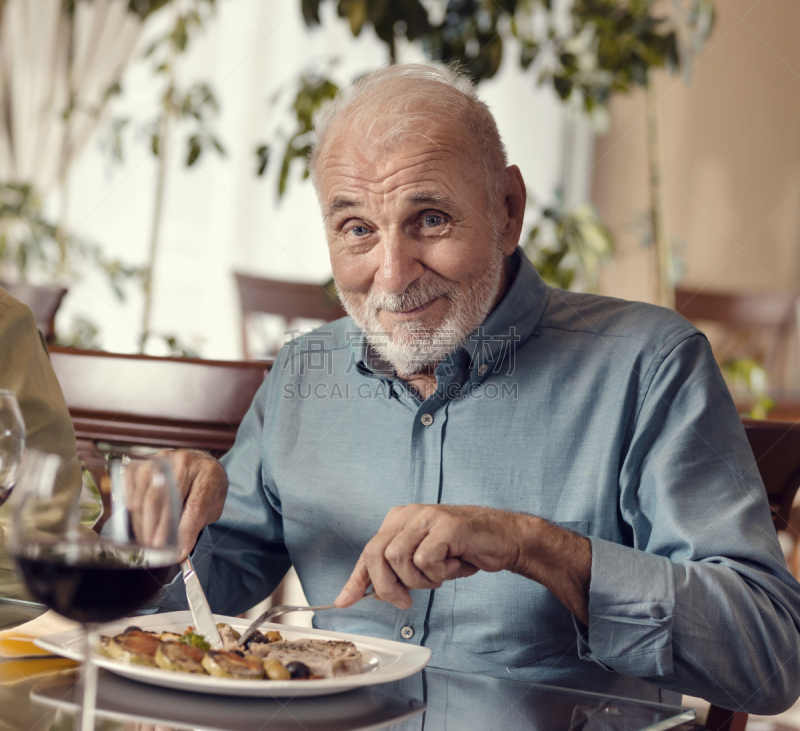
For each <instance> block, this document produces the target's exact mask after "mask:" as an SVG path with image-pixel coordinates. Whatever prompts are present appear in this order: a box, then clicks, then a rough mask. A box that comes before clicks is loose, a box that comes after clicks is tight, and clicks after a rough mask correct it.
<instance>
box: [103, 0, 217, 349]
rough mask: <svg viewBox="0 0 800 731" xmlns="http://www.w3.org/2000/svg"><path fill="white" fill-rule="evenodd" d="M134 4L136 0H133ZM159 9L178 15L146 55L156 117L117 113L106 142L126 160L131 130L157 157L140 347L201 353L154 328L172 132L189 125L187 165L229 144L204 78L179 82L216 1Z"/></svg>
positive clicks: (163, 0) (170, 2) (172, 0)
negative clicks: (182, 61) (155, 90)
mask: <svg viewBox="0 0 800 731" xmlns="http://www.w3.org/2000/svg"><path fill="white" fill-rule="evenodd" d="M130 1H131V3H135V0H130ZM154 5H157V8H155V7H153V8H152V9H151V10H150V11H149V12H153V10H154V9H158V10H162V11H171V12H172V13H173V20H172V23H171V26H170V28H169V30H167V31H166V32H165V33H162V34H161V35H160V36H159V37H157V38H156V39H154V40H153V42H152V43H151V44H150V46H149V47H148V48H147V49H146V51H145V53H144V60H145V61H146V62H147V63H150V64H151V65H152V72H153V75H154V77H155V79H156V80H157V82H158V83H160V85H161V94H160V97H159V108H158V112H157V115H156V118H155V119H153V120H148V121H146V122H144V123H140V124H136V123H134V121H133V120H132V119H131V118H130V117H121V116H116V117H114V118H112V119H111V120H110V121H109V123H108V127H107V130H106V134H105V138H104V141H103V145H104V147H105V149H106V151H107V152H108V153H109V155H110V157H111V159H112V160H116V161H121V160H123V159H124V154H125V138H126V136H127V135H129V134H131V133H138V134H144V135H146V136H147V139H148V140H149V147H150V150H151V152H152V153H153V155H154V156H155V158H156V161H157V164H156V181H155V186H154V188H153V197H154V201H153V217H152V220H151V225H150V237H149V246H148V256H147V263H146V265H145V266H144V267H143V271H144V277H143V279H142V289H143V290H144V306H143V308H142V321H141V326H140V333H139V349H140V350H141V351H143V350H144V348H145V345H146V344H147V343H148V342H153V341H154V340H161V341H163V343H164V344H165V345H166V346H167V347H168V348H169V350H170V352H171V353H173V354H192V355H196V353H195V351H194V350H192V349H191V348H189V347H187V346H184V345H182V344H180V343H178V341H177V338H176V336H174V335H169V334H163V333H162V334H159V333H154V332H152V331H151V319H152V311H153V280H154V276H155V270H156V264H157V260H158V252H159V248H160V243H161V223H162V220H163V215H164V193H165V190H166V181H167V168H168V165H167V163H168V159H169V155H170V148H171V147H172V144H170V143H172V142H174V140H173V132H174V130H175V128H176V127H177V125H178V123H181V124H183V125H184V126H188V131H187V132H186V138H185V140H184V141H183V142H182V143H181V144H180V147H181V148H182V152H183V154H184V161H185V165H186V166H187V167H192V166H194V165H196V164H197V163H198V161H199V160H200V159H201V158H202V156H203V155H204V154H205V153H206V152H207V151H213V152H215V153H217V154H219V155H225V147H224V145H223V143H222V141H221V140H220V138H219V137H218V135H217V134H216V132H215V129H214V119H215V118H216V116H217V115H218V113H219V104H218V103H217V100H216V98H215V97H214V94H213V92H212V89H211V85H210V84H209V83H208V82H205V81H195V82H193V83H191V84H188V85H186V86H181V85H179V84H178V81H177V77H176V65H177V63H178V59H179V57H180V56H181V55H182V54H184V53H185V52H186V50H187V49H188V48H189V45H190V42H191V39H192V37H193V36H194V35H195V34H197V33H198V32H200V31H202V30H203V28H204V27H205V25H206V24H207V22H208V21H209V19H210V18H211V17H212V15H213V13H214V11H215V8H216V0H186V1H185V2H178V1H177V0H158V2H156V3H151V6H154Z"/></svg>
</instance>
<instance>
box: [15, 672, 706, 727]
mask: <svg viewBox="0 0 800 731" xmlns="http://www.w3.org/2000/svg"><path fill="white" fill-rule="evenodd" d="M76 697H78V695H77V693H75V676H74V675H72V674H70V675H66V676H64V675H62V676H58V677H53V678H49V679H45V680H40V681H38V682H37V681H30V682H24V683H19V684H17V685H14V686H6V687H0V729H2V731H68V730H69V729H71V728H72V721H73V718H74V712H75V709H76V704H75V701H74V698H76ZM693 718H694V711H693V710H692V709H688V708H680V707H677V706H666V705H658V704H653V703H644V702H638V701H634V700H629V699H623V698H618V697H614V696H608V695H601V694H596V693H586V692H583V691H574V690H567V689H561V688H556V687H552V686H546V685H538V684H530V683H523V682H519V681H513V680H502V679H497V678H488V677H482V676H479V675H469V674H465V673H459V672H453V671H446V670H438V669H434V668H428V669H426V670H424V671H422V672H420V673H417V674H416V675H414V676H412V677H411V678H407V679H406V680H403V681H399V682H396V683H389V684H386V685H380V686H372V687H369V688H361V689H358V690H353V691H348V692H346V693H342V694H338V695H331V696H324V697H314V698H295V699H266V698H234V697H223V696H210V695H201V694H196V693H188V692H183V691H174V690H169V689H166V688H160V687H154V686H149V685H143V684H140V683H137V682H134V681H131V680H126V679H124V678H122V677H119V676H116V675H113V674H111V673H108V672H101V677H100V687H99V692H98V703H97V723H96V728H98V729H102V731H148V730H149V731H152V729H153V727H154V726H158V727H159V731H167V730H168V729H174V730H175V731H183V730H184V729H192V730H194V731H267V730H268V729H280V730H281V731H289V730H290V729H291V730H292V731H295V730H297V731H300V730H302V731H318V730H321V729H333V730H337V731H338V730H342V731H344V730H345V729H383V728H386V729H395V730H396V731H401V730H402V731H415V730H419V731H425V730H433V729H437V730H438V729H458V730H462V729H464V730H467V729H535V730H537V731H612V729H613V731H645V730H650V731H656V730H660V729H672V728H675V727H677V726H679V725H681V724H683V723H687V722H691V721H692V720H693Z"/></svg>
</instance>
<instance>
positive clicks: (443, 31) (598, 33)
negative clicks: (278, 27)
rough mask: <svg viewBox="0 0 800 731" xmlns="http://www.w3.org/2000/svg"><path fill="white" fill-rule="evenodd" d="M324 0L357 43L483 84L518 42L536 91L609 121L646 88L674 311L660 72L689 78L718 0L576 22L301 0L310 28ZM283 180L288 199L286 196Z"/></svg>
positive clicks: (500, 11)
mask: <svg viewBox="0 0 800 731" xmlns="http://www.w3.org/2000/svg"><path fill="white" fill-rule="evenodd" d="M323 2H336V8H337V12H338V15H339V17H340V18H343V19H346V20H347V22H348V25H349V28H350V31H351V33H352V34H353V35H354V36H358V35H359V34H360V33H361V32H362V31H363V29H364V27H366V26H367V25H371V26H372V27H373V28H374V30H375V33H376V35H377V36H378V38H379V39H380V40H381V41H382V42H383V43H384V44H385V45H386V48H387V55H388V58H389V62H390V63H393V62H394V61H395V59H396V38H397V37H398V36H400V35H402V36H405V38H406V39H407V40H409V41H418V42H420V43H421V45H422V48H423V50H424V51H425V53H426V55H427V56H428V57H429V58H430V59H432V60H436V61H441V62H443V63H446V64H453V63H456V64H459V65H460V66H462V67H463V68H466V69H467V71H468V72H469V74H470V75H471V76H472V78H473V79H474V80H475V81H476V82H477V83H480V82H481V81H483V80H485V79H490V78H492V77H493V76H494V75H495V74H496V73H497V71H498V70H499V69H500V67H501V64H502V61H503V56H504V52H505V44H506V41H507V40H508V39H509V38H511V37H513V38H515V39H516V41H518V43H519V47H520V54H519V58H518V63H519V65H520V67H521V68H523V69H526V70H529V71H530V72H531V74H532V76H533V77H534V78H535V80H536V83H538V84H548V85H551V86H552V87H553V89H554V90H555V91H556V93H557V94H558V95H559V97H560V98H561V99H562V100H563V101H564V102H565V103H567V104H569V105H570V106H572V107H577V108H582V109H584V110H585V111H586V112H587V113H589V114H590V115H594V116H595V117H596V118H597V117H599V118H605V116H606V112H605V109H606V107H607V105H608V102H609V101H610V99H611V97H612V96H613V95H614V94H617V93H628V92H630V91H631V90H632V89H633V88H635V87H637V86H638V87H644V88H645V89H646V90H647V122H648V124H647V132H648V158H649V161H650V171H649V181H648V182H649V187H650V192H651V207H650V212H649V216H648V218H649V223H650V227H651V230H652V239H653V241H654V243H655V250H656V252H657V255H656V268H657V272H658V282H659V291H658V299H659V302H660V303H661V304H664V305H666V306H674V281H675V275H674V271H673V268H672V251H671V249H670V246H669V241H670V237H669V233H668V231H667V226H666V216H665V212H664V203H663V198H664V193H663V182H662V176H661V169H662V165H661V152H660V147H659V139H658V137H659V128H658V104H657V99H656V97H655V95H654V92H653V83H652V72H653V71H654V70H656V69H662V68H667V69H671V70H673V71H681V72H682V73H684V74H688V73H689V71H690V69H691V66H692V63H693V59H694V56H695V55H696V54H697V53H698V52H699V51H700V49H701V48H702V45H703V42H704V41H705V39H706V38H707V37H708V34H709V32H710V31H711V28H712V26H713V22H714V6H713V0H672V6H671V7H672V10H671V12H669V6H667V5H666V3H665V2H663V0H575V1H574V2H573V3H572V4H571V5H570V7H569V12H568V13H566V15H564V14H563V13H562V14H559V13H558V12H557V11H556V10H554V7H553V3H552V0H448V1H447V3H446V4H445V6H444V12H443V13H442V14H441V17H440V18H439V19H438V20H435V21H432V20H431V16H430V15H429V13H428V9H427V7H426V5H424V4H423V3H422V2H421V0H398V1H397V2H391V3H389V2H386V1H385V0H300V4H301V9H302V13H303V18H304V20H305V23H306V25H307V26H308V27H309V28H313V27H315V26H318V25H320V23H321V18H320V7H321V5H322V3H323ZM321 80H322V79H321V78H318V79H317V83H320V82H321ZM295 112H296V113H297V110H295ZM297 116H298V128H299V129H300V130H302V129H304V127H303V124H302V122H301V120H300V117H299V114H298V115H297ZM304 134H305V135H308V134H309V131H308V130H306V131H305V132H304ZM292 145H293V141H292V138H289V140H288V141H287V143H286V146H287V150H286V153H285V154H284V156H283V160H284V162H285V161H286V160H287V156H288V157H289V159H290V161H291V159H298V158H299V157H300V156H301V155H300V150H301V149H304V148H305V147H306V146H307V137H304V143H303V146H302V148H301V147H294V148H293V147H292ZM268 152H269V146H268V145H260V146H259V148H258V149H257V154H258V155H259V170H260V172H261V173H263V171H264V169H265V168H266V166H267V164H268V161H269V154H268ZM282 179H283V180H284V185H283V187H281V186H280V184H279V195H282V194H283V192H284V191H285V177H283V176H282ZM533 250H535V247H533Z"/></svg>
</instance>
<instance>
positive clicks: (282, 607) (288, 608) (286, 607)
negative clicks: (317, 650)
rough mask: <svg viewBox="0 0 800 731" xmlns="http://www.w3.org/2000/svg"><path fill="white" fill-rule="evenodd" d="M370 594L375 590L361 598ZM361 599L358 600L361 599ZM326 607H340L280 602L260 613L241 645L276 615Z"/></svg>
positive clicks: (247, 630)
mask: <svg viewBox="0 0 800 731" xmlns="http://www.w3.org/2000/svg"><path fill="white" fill-rule="evenodd" d="M369 596H375V592H374V591H368V592H367V593H366V594H364V596H362V597H361V599H366V598H367V597H369ZM361 599H359V600H358V601H361ZM324 609H339V607H337V606H336V605H335V604H321V605H320V606H317V607H298V606H292V605H291V604H279V605H278V606H277V607H271V608H270V609H267V611H266V612H264V613H263V614H261V615H259V616H258V617H257V618H256V620H255V621H254V622H253V623H252V624H251V625H250V626H249V627H248V628H247V629H246V630H245V631H244V634H242V636H241V637H240V638H239V647H242V645H244V644H245V643H246V642H247V641H248V640H249V639H250V638H251V637H252V636H253V635H254V634H255V633H256V632H257V631H258V628H259V627H260V626H261V625H262V624H264V622H267V621H269V620H270V619H275V617H280V616H281V615H282V614H288V613H289V612H321V611H322V610H324Z"/></svg>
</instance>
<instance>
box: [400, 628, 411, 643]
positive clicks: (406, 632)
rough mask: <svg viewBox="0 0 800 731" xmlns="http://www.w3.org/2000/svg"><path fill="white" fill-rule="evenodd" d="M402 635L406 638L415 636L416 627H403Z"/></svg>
mask: <svg viewBox="0 0 800 731" xmlns="http://www.w3.org/2000/svg"><path fill="white" fill-rule="evenodd" d="M400 636H401V637H402V638H403V639H404V640H410V639H411V638H412V637H413V636H414V629H413V628H412V627H403V629H401V630H400Z"/></svg>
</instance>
